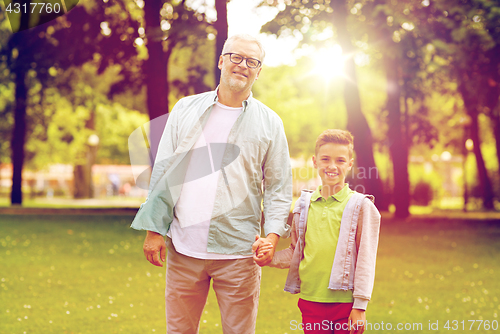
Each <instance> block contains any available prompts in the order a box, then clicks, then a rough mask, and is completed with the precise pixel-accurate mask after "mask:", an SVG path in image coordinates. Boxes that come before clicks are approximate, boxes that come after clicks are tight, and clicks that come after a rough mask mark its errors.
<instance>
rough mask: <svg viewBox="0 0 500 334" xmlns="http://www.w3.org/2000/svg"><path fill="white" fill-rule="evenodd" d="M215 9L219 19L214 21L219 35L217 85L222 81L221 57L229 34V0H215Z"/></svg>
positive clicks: (215, 69)
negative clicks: (219, 65) (219, 64)
mask: <svg viewBox="0 0 500 334" xmlns="http://www.w3.org/2000/svg"><path fill="white" fill-rule="evenodd" d="M215 10H216V11H217V21H215V23H214V28H215V30H216V31H217V37H216V39H215V67H214V78H215V86H217V85H218V84H219V81H220V70H219V67H218V63H219V57H220V55H221V54H222V48H223V46H224V42H225V41H226V39H227V35H228V32H227V31H228V24H227V0H215Z"/></svg>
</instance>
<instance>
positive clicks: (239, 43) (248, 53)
mask: <svg viewBox="0 0 500 334" xmlns="http://www.w3.org/2000/svg"><path fill="white" fill-rule="evenodd" d="M224 52H225V53H229V52H231V53H237V54H239V55H241V56H243V57H245V58H254V59H258V60H261V59H260V56H261V51H260V48H259V46H258V45H257V44H256V43H255V42H251V41H246V40H235V41H234V42H233V43H232V45H231V47H230V50H225V51H224ZM219 69H220V70H221V79H220V84H221V86H222V87H225V88H228V89H229V90H230V91H232V92H234V93H242V92H245V91H248V93H250V90H251V89H252V85H253V83H254V82H255V80H256V79H257V78H258V77H259V73H260V70H261V69H262V67H261V66H259V67H258V68H249V67H248V66H247V64H246V60H243V61H242V62H241V63H240V64H234V63H232V62H231V60H230V59H229V55H226V56H220V58H219Z"/></svg>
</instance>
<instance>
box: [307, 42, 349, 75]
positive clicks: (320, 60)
mask: <svg viewBox="0 0 500 334" xmlns="http://www.w3.org/2000/svg"><path fill="white" fill-rule="evenodd" d="M312 59H313V60H314V63H315V66H314V69H313V73H314V74H317V75H320V76H322V77H323V78H324V79H325V80H330V79H334V78H337V77H341V76H343V75H344V57H343V55H342V48H341V47H340V45H338V44H336V45H334V46H332V47H329V48H321V49H319V50H317V51H316V52H315V53H314V54H313V55H312Z"/></svg>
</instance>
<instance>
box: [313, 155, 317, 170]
mask: <svg viewBox="0 0 500 334" xmlns="http://www.w3.org/2000/svg"><path fill="white" fill-rule="evenodd" d="M312 159H313V166H314V168H316V169H318V165H317V164H316V156H315V155H313V157H312Z"/></svg>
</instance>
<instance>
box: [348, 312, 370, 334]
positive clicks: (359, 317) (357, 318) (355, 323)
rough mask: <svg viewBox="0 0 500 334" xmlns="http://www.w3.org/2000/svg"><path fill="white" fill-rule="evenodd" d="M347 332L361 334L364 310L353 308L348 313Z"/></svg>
mask: <svg viewBox="0 0 500 334" xmlns="http://www.w3.org/2000/svg"><path fill="white" fill-rule="evenodd" d="M348 322H349V329H350V331H349V334H363V332H364V331H365V325H366V314H365V310H359V309H356V308H353V309H352V311H351V314H350V315H349V320H348Z"/></svg>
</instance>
